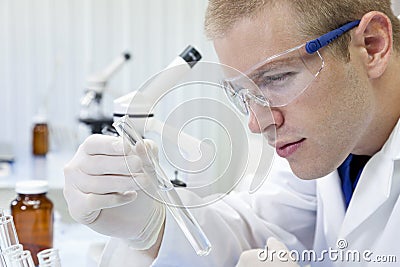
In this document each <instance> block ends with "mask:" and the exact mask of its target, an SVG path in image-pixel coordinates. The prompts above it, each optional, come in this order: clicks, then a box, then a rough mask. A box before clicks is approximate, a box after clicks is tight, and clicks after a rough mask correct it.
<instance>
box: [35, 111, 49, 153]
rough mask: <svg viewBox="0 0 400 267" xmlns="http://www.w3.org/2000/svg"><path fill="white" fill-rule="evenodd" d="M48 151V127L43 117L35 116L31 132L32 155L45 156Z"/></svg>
mask: <svg viewBox="0 0 400 267" xmlns="http://www.w3.org/2000/svg"><path fill="white" fill-rule="evenodd" d="M48 151H49V127H48V125H47V121H46V118H45V117H41V116H35V118H34V126H33V131H32V153H33V155H36V156H45V155H46V154H47V152H48Z"/></svg>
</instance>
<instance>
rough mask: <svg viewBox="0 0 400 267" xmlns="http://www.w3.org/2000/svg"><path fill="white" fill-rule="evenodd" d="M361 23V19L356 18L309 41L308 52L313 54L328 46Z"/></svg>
mask: <svg viewBox="0 0 400 267" xmlns="http://www.w3.org/2000/svg"><path fill="white" fill-rule="evenodd" d="M359 24H360V20H355V21H352V22H349V23H347V24H345V25H343V26H341V27H340V28H337V29H335V30H333V31H330V32H328V33H326V34H324V35H322V36H320V37H318V38H317V39H314V40H311V41H308V42H307V43H306V51H307V53H309V54H313V53H315V52H317V51H318V50H319V49H321V48H322V47H324V46H327V45H328V44H330V43H331V42H332V41H334V40H336V39H337V38H338V37H339V36H341V35H343V34H344V33H346V32H348V31H350V30H351V29H353V28H355V27H357V26H358V25H359Z"/></svg>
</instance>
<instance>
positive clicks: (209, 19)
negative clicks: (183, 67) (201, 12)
mask: <svg viewBox="0 0 400 267" xmlns="http://www.w3.org/2000/svg"><path fill="white" fill-rule="evenodd" d="M278 2H280V3H282V2H284V0H280V1H279V0H209V4H208V7H207V11H206V16H205V23H204V27H205V32H206V35H207V37H208V38H210V39H216V38H220V37H222V36H223V35H224V34H225V33H227V32H228V31H229V30H230V29H231V28H232V27H233V25H234V24H235V23H236V22H237V21H239V20H240V19H243V18H245V17H247V18H252V17H256V16H257V15H258V14H259V13H261V12H262V11H264V10H265V8H267V7H269V8H270V7H272V6H273V5H275V4H277V3H278ZM285 3H287V4H289V6H290V7H291V9H292V10H293V11H294V12H293V13H294V15H295V16H296V18H294V19H295V20H296V24H297V25H298V30H299V31H300V33H301V34H302V35H303V36H304V37H305V38H306V37H307V38H309V39H312V38H315V37H317V36H320V35H322V34H324V33H327V32H329V31H331V30H333V29H336V28H338V27H340V26H341V25H344V24H345V23H347V22H350V21H353V20H357V19H360V18H361V17H362V16H363V15H364V14H366V13H368V12H369V11H380V12H382V13H384V14H386V15H387V16H388V17H389V19H390V20H391V22H392V28H393V40H394V48H395V50H396V51H398V52H400V21H399V19H397V18H396V16H395V15H394V14H393V11H392V8H391V1H390V0H379V1H378V0H330V1H321V0H286V1H285ZM349 41H350V36H349V35H348V34H345V35H343V37H341V38H339V39H338V40H337V41H335V42H333V43H332V44H333V45H331V48H332V51H333V52H334V53H335V54H336V55H339V56H341V57H342V58H346V59H348V56H349V55H348V49H347V47H348V44H349Z"/></svg>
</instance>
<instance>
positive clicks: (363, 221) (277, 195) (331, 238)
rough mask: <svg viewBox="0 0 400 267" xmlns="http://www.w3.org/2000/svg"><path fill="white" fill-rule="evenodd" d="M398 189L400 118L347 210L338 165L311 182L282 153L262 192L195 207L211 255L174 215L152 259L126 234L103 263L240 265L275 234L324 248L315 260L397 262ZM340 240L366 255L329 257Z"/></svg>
mask: <svg viewBox="0 0 400 267" xmlns="http://www.w3.org/2000/svg"><path fill="white" fill-rule="evenodd" d="M180 195H181V197H182V198H183V200H184V202H187V203H188V202H190V203H193V202H197V203H198V202H201V201H203V200H202V199H200V198H198V197H197V196H195V195H194V194H192V193H191V192H188V191H184V190H181V192H180ZM399 196H400V121H399V122H398V123H397V125H396V127H395V128H394V130H393V132H392V134H391V136H390V138H389V139H388V140H387V142H386V143H385V145H384V147H383V148H382V149H381V151H380V152H378V153H377V154H375V155H374V156H373V157H372V158H371V159H370V160H369V162H368V163H367V165H366V166H365V168H364V171H363V172H362V175H361V177H360V179H359V182H358V185H357V188H356V190H355V191H354V194H353V198H352V200H351V202H350V205H349V207H348V209H347V212H345V207H344V200H343V195H342V191H341V186H340V178H339V176H338V173H337V171H335V172H333V173H331V174H329V175H327V176H326V177H323V178H320V179H317V180H312V181H304V180H300V179H298V178H297V177H295V176H294V175H293V174H292V172H291V171H290V168H289V166H288V164H287V162H286V160H283V159H281V158H278V157H276V158H275V160H274V163H273V167H272V170H271V172H270V176H269V178H268V180H267V181H266V182H265V183H264V185H263V186H262V187H261V188H260V190H259V191H257V192H256V193H255V194H252V195H249V194H247V193H233V194H230V195H228V196H226V197H225V198H223V200H222V201H218V202H217V203H214V204H211V205H208V206H205V207H204V208H200V209H194V210H192V211H193V214H194V215H195V217H196V218H197V220H198V221H199V223H200V225H201V226H202V227H203V230H204V231H205V233H206V234H207V236H208V238H209V239H210V241H211V243H212V246H213V247H212V251H211V253H210V254H209V255H208V256H206V257H200V256H197V255H196V254H195V253H194V251H193V249H192V247H191V246H190V245H189V243H188V242H187V241H186V239H185V237H184V235H183V234H182V233H181V231H180V229H179V228H178V227H177V225H176V224H175V222H174V220H173V219H172V217H171V216H170V215H169V214H167V220H166V226H165V234H164V238H163V242H162V244H161V248H160V251H159V255H158V257H157V259H156V260H155V261H154V262H153V263H151V262H152V261H151V259H148V258H146V257H144V256H143V255H142V254H140V253H139V252H137V251H134V250H133V249H130V248H129V247H128V246H127V245H126V243H124V241H122V240H117V239H112V240H111V241H110V243H109V244H108V246H107V248H106V250H105V251H104V255H103V257H102V264H101V265H100V266H107V267H110V266H150V265H151V264H152V266H193V267H196V266H211V267H219V266H221V267H222V266H223V267H228V266H235V264H236V263H237V261H238V259H239V256H240V254H241V252H242V251H244V250H248V249H251V248H263V247H264V244H265V241H266V239H267V238H268V237H269V236H275V237H276V238H277V239H278V240H281V241H282V242H283V243H285V244H286V246H287V247H288V248H289V250H297V251H299V252H302V251H303V250H305V249H307V250H311V249H312V250H314V251H315V253H316V255H317V256H320V255H324V259H325V261H323V262H314V261H312V262H311V265H312V266H373V265H374V262H372V261H371V262H365V261H363V260H362V257H363V255H364V256H368V257H369V258H370V259H371V260H374V259H378V258H376V256H395V257H396V258H397V263H392V265H390V266H398V264H399V262H400V245H399V243H398V242H400V198H399ZM338 240H342V241H340V245H343V244H347V246H346V247H345V248H344V249H343V250H342V251H350V252H351V251H355V250H357V251H358V252H359V253H360V255H361V262H359V263H357V262H353V261H350V262H348V261H346V260H344V261H340V260H337V261H330V260H329V255H327V253H325V254H321V253H322V252H323V251H324V250H329V248H331V250H337V251H338V253H340V251H341V250H340V249H339V248H338V247H337V242H338ZM343 240H345V242H344V241H343ZM338 253H336V254H333V256H332V257H335V255H339V254H338ZM355 253H357V252H355ZM364 253H366V254H364ZM353 258H354V257H352V256H351V255H350V259H351V260H352V259H353ZM387 258H388V257H387ZM380 259H383V258H382V257H381V258H380ZM254 260H255V261H258V259H256V258H255V259H254ZM128 263H129V264H128ZM249 266H251V263H249ZM378 266H386V265H382V263H380V264H378Z"/></svg>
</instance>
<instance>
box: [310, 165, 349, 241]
mask: <svg viewBox="0 0 400 267" xmlns="http://www.w3.org/2000/svg"><path fill="white" fill-rule="evenodd" d="M317 187H318V190H317V193H318V201H319V203H318V205H319V206H320V208H319V210H322V211H323V213H322V216H323V217H322V220H323V225H324V234H325V237H326V242H327V243H328V245H330V246H332V247H334V244H336V241H337V240H336V238H337V236H338V234H339V232H340V230H341V225H342V223H343V219H344V216H345V212H346V211H345V208H344V205H343V203H344V198H343V194H342V190H341V181H340V177H339V174H338V172H337V171H336V172H332V173H330V174H328V175H327V176H325V177H323V178H320V179H317Z"/></svg>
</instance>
